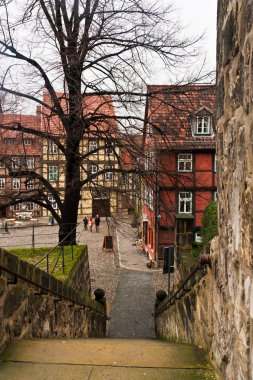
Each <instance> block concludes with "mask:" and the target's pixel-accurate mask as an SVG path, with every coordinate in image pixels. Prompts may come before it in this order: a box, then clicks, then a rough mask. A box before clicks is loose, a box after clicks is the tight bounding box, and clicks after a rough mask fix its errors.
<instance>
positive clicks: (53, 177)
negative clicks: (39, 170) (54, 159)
mask: <svg viewBox="0 0 253 380" xmlns="http://www.w3.org/2000/svg"><path fill="white" fill-rule="evenodd" d="M48 172H49V181H57V179H58V168H57V166H49V168H48Z"/></svg>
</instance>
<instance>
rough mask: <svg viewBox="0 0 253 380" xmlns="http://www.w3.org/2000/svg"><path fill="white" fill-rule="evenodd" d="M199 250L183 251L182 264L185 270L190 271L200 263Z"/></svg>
mask: <svg viewBox="0 0 253 380" xmlns="http://www.w3.org/2000/svg"><path fill="white" fill-rule="evenodd" d="M197 256H198V250H197V249H196V250H195V249H186V250H181V258H182V264H183V267H184V268H185V269H190V268H191V267H192V266H193V265H194V264H196V262H197V261H198V258H197Z"/></svg>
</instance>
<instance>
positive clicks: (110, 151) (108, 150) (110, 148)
mask: <svg viewBox="0 0 253 380" xmlns="http://www.w3.org/2000/svg"><path fill="white" fill-rule="evenodd" d="M105 154H106V155H107V156H112V155H113V154H114V146H113V144H112V143H110V144H108V145H106V147H105Z"/></svg>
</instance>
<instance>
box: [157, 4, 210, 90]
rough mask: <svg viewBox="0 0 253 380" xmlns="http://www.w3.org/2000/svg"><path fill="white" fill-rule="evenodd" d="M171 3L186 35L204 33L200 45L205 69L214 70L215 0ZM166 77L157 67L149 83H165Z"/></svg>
mask: <svg viewBox="0 0 253 380" xmlns="http://www.w3.org/2000/svg"><path fill="white" fill-rule="evenodd" d="M165 3H166V0H165ZM172 3H173V7H174V9H175V11H176V15H177V17H178V18H179V20H180V21H181V23H182V24H183V25H184V26H185V32H186V33H187V35H189V36H191V35H192V36H199V35H201V34H202V33H205V36H204V38H203V40H202V42H201V44H200V46H201V48H202V51H203V54H205V55H206V65H207V69H208V70H214V69H215V65H216V17H217V0H172ZM203 58H204V57H202V59H203ZM200 60H201V59H200ZM200 60H199V62H200ZM196 65H197V64H196ZM168 78H169V76H168V75H167V74H166V73H165V72H163V70H162V68H161V67H159V68H158V70H157V71H156V72H155V73H154V74H153V75H152V78H151V83H153V84H163V83H164V84H166V83H167V79H168Z"/></svg>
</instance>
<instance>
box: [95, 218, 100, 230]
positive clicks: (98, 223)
mask: <svg viewBox="0 0 253 380" xmlns="http://www.w3.org/2000/svg"><path fill="white" fill-rule="evenodd" d="M99 225H100V216H99V215H98V214H97V215H96V216H95V226H96V232H99Z"/></svg>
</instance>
